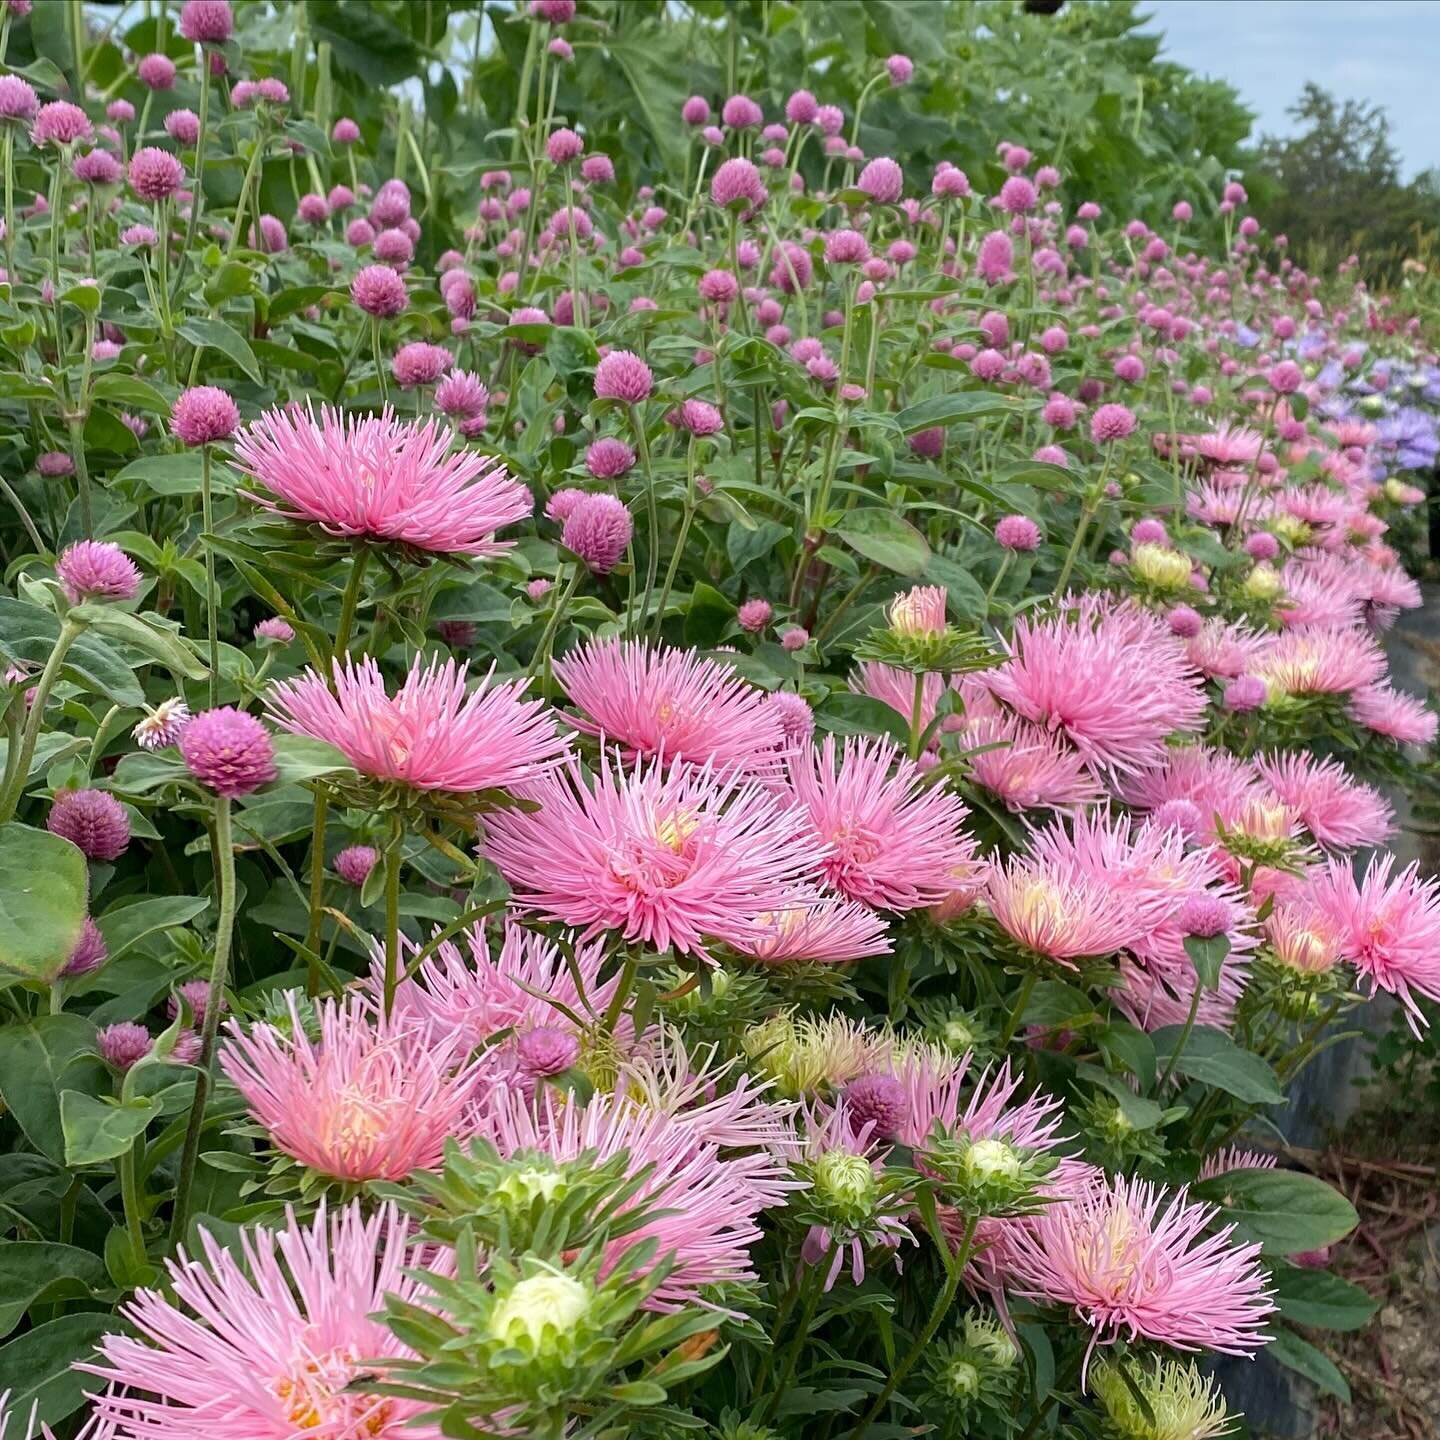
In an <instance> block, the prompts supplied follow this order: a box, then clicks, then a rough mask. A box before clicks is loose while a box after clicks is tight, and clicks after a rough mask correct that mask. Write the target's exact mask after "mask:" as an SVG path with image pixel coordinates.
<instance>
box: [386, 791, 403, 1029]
mask: <svg viewBox="0 0 1440 1440" xmlns="http://www.w3.org/2000/svg"><path fill="white" fill-rule="evenodd" d="M404 861H405V827H404V825H403V824H402V823H401V820H400V817H399V816H398V815H397V816H395V817H394V818H393V819H392V820H391V823H390V843H389V845H387V846H386V847H385V994H384V1002H385V1008H384V1015H385V1018H386V1019H387V1020H388V1019H389V1018H390V1012H391V1011H392V1010H393V1009H394V1008H395V991H396V988H397V987H398V986H399V984H400V867H401V865H402V864H404Z"/></svg>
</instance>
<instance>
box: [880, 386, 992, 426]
mask: <svg viewBox="0 0 1440 1440" xmlns="http://www.w3.org/2000/svg"><path fill="white" fill-rule="evenodd" d="M1014 409H1015V404H1014V402H1013V401H1011V400H1007V399H1006V398H1005V397H1003V396H1000V395H994V394H991V393H990V392H989V391H986V390H953V391H951V392H950V393H949V394H948V395H931V396H930V397H929V398H928V399H926V400H917V401H916V402H915V404H913V405H907V406H906V407H905V408H904V409H903V410H902V411H901V412H900V413H899V414H898V415H897V416H896V417H895V423H896V424H897V425H899V427H900V429H901V430H902V431H903V432H904V433H905V434H906V435H913V434H914V433H915V432H916V431H917V430H930V429H933V428H934V427H935V426H936V425H953V424H955V422H956V421H957V420H983V419H985V417H986V416H988V415H1006V414H1009V413H1011V412H1012V411H1014Z"/></svg>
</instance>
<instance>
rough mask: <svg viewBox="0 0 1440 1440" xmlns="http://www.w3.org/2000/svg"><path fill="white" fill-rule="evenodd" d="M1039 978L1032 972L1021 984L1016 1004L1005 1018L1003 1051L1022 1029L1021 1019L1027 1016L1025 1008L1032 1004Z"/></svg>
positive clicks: (1002, 1039)
mask: <svg viewBox="0 0 1440 1440" xmlns="http://www.w3.org/2000/svg"><path fill="white" fill-rule="evenodd" d="M1038 978H1039V977H1038V976H1037V974H1036V972H1035V971H1034V970H1031V971H1030V972H1029V973H1028V974H1027V975H1026V976H1025V979H1024V980H1023V981H1022V982H1021V985H1020V993H1019V994H1018V995H1016V997H1015V1003H1014V1004H1013V1005H1012V1006H1011V1007H1010V1013H1009V1015H1008V1016H1006V1018H1005V1029H1004V1030H1003V1031H1002V1033H1001V1035H1000V1049H1001V1050H1003V1049H1005V1047H1006V1046H1007V1045H1009V1043H1010V1042H1011V1041H1012V1040H1013V1039H1014V1038H1015V1032H1016V1031H1017V1030H1018V1029H1019V1028H1020V1019H1021V1017H1022V1016H1023V1015H1024V1014H1025V1007H1026V1006H1027V1005H1028V1004H1029V1003H1030V995H1031V992H1032V991H1033V990H1034V989H1035V981H1036V980H1037V979H1038Z"/></svg>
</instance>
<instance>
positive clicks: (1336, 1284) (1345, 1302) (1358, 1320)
mask: <svg viewBox="0 0 1440 1440" xmlns="http://www.w3.org/2000/svg"><path fill="white" fill-rule="evenodd" d="M4 1253H5V1252H4V1251H3V1250H0V1262H3V1259H4ZM1270 1278H1271V1283H1272V1284H1273V1285H1274V1287H1275V1303H1276V1305H1277V1306H1278V1307H1279V1310H1280V1313H1281V1314H1282V1315H1283V1316H1284V1317H1285V1318H1286V1319H1287V1320H1289V1321H1291V1322H1292V1323H1293V1324H1296V1325H1305V1326H1308V1327H1311V1328H1313V1329H1317V1330H1359V1329H1360V1328H1361V1327H1362V1326H1364V1325H1368V1324H1369V1323H1370V1319H1371V1317H1372V1316H1373V1315H1374V1314H1375V1312H1376V1310H1378V1309H1379V1308H1380V1304H1379V1301H1377V1300H1375V1299H1374V1298H1373V1297H1372V1296H1370V1295H1368V1294H1367V1293H1366V1292H1365V1291H1364V1290H1362V1289H1361V1288H1360V1287H1359V1286H1358V1285H1352V1284H1351V1283H1350V1281H1348V1280H1346V1279H1344V1278H1343V1277H1342V1276H1339V1275H1335V1274H1332V1273H1331V1272H1330V1271H1328V1270H1312V1269H1310V1268H1308V1267H1307V1266H1301V1265H1277V1266H1276V1267H1275V1269H1274V1270H1273V1271H1272V1272H1271V1276H1270Z"/></svg>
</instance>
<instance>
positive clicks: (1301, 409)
mask: <svg viewBox="0 0 1440 1440" xmlns="http://www.w3.org/2000/svg"><path fill="white" fill-rule="evenodd" d="M1285 403H1286V404H1287V405H1288V406H1289V407H1290V413H1291V415H1293V416H1294V417H1295V419H1297V420H1302V421H1303V420H1304V419H1305V417H1306V416H1307V415H1308V414H1309V413H1310V397H1309V396H1308V395H1306V394H1305V392H1304V391H1303V390H1297V391H1296V392H1295V393H1294V394H1293V395H1291V396H1289V397H1288V398H1287V399H1286V401H1285Z"/></svg>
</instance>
